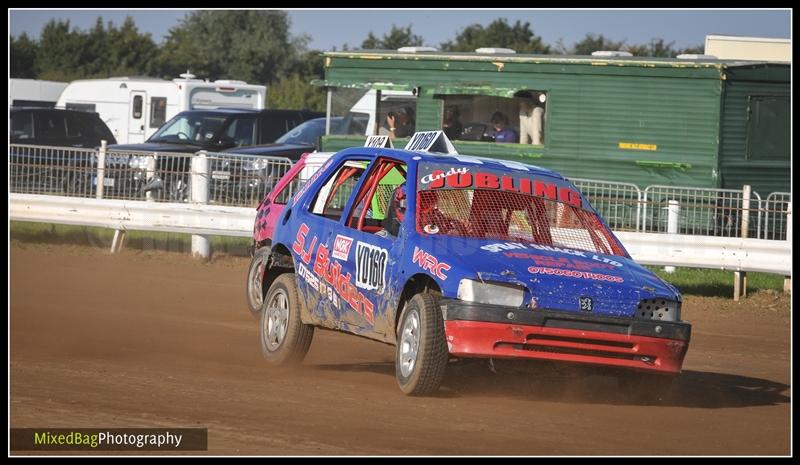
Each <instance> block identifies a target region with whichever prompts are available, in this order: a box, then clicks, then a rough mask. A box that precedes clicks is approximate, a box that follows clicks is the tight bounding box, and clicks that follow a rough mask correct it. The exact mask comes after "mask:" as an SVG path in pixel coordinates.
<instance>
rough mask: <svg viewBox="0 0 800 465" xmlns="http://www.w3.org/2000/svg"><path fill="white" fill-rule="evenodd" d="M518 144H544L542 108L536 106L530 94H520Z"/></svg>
mask: <svg viewBox="0 0 800 465" xmlns="http://www.w3.org/2000/svg"><path fill="white" fill-rule="evenodd" d="M517 97H518V98H519V143H520V144H534V145H542V144H544V108H542V107H541V106H539V105H537V104H536V102H535V101H534V99H533V95H531V93H530V92H520V93H519V94H517Z"/></svg>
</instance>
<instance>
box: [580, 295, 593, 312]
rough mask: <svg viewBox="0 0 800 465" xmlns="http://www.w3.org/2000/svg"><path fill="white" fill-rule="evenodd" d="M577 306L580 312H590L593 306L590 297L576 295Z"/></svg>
mask: <svg viewBox="0 0 800 465" xmlns="http://www.w3.org/2000/svg"><path fill="white" fill-rule="evenodd" d="M578 307H579V308H580V309H581V311H582V312H591V311H592V310H593V308H594V303H593V302H592V298H591V297H578Z"/></svg>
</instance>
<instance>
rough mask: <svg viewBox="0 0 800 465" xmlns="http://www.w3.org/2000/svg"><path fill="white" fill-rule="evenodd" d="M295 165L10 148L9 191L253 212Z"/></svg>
mask: <svg viewBox="0 0 800 465" xmlns="http://www.w3.org/2000/svg"><path fill="white" fill-rule="evenodd" d="M291 166H292V162H291V160H289V159H288V158H281V157H266V156H256V155H242V154H235V153H225V152H221V153H206V152H198V153H196V154H195V153H166V152H133V151H116V150H115V151H109V150H104V148H103V147H101V148H100V150H87V149H72V148H63V147H42V146H27V145H15V144H12V145H10V146H9V172H10V184H11V186H10V187H11V192H13V193H21V194H44V195H61V196H70V197H86V198H98V199H120V200H148V201H158V202H174V203H187V202H190V201H192V199H193V198H195V197H197V199H202V202H205V203H210V204H214V205H232V206H247V207H254V206H256V205H258V203H259V202H260V201H261V199H262V198H264V196H265V195H266V194H267V193H268V192H269V191H270V190H271V189H272V187H273V186H274V185H275V184H276V183H277V182H278V180H280V178H281V177H283V175H284V174H285V173H286V172H287V171H288V170H289V169H290V168H291ZM193 180H194V182H193ZM193 188H194V189H193ZM199 189H202V190H207V191H208V192H207V193H206V194H203V193H201V192H199V191H198V190H199ZM193 190H194V192H193ZM198 194H199V197H198Z"/></svg>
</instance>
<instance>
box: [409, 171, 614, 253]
mask: <svg viewBox="0 0 800 465" xmlns="http://www.w3.org/2000/svg"><path fill="white" fill-rule="evenodd" d="M421 181H422V182H421V184H420V187H421V188H422V189H420V190H419V191H418V192H417V231H418V232H419V233H421V234H427V235H446V236H460V237H469V238H475V239H495V240H500V241H511V242H528V243H534V244H542V245H548V246H554V247H564V248H569V249H577V250H585V251H589V252H595V253H602V254H607V255H618V256H626V255H625V252H624V251H623V249H622V247H621V246H620V245H619V243H618V242H617V240H616V239H615V238H614V236H613V235H612V234H611V232H610V231H609V230H608V229H607V228H606V226H605V225H604V224H603V222H602V221H601V220H600V218H599V217H598V216H597V214H596V213H594V212H593V211H590V210H585V209H583V208H581V207H578V206H576V205H573V204H571V203H566V202H562V201H559V200H552V199H548V198H545V197H542V196H536V195H532V194H526V193H521V192H518V191H513V190H510V189H509V190H502V188H500V189H497V188H486V189H483V188H481V189H476V188H449V187H446V186H442V188H434V189H431V188H429V189H427V190H425V188H426V187H430V185H431V184H432V183H431V182H428V183H427V186H426V185H425V181H426V180H425V179H424V178H421ZM573 192H576V194H577V191H573ZM578 200H579V198H578Z"/></svg>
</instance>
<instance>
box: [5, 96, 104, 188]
mask: <svg viewBox="0 0 800 465" xmlns="http://www.w3.org/2000/svg"><path fill="white" fill-rule="evenodd" d="M9 119H10V122H9V135H8V138H9V142H10V143H11V144H21V145H30V146H37V147H12V148H11V149H10V150H9V171H10V173H9V175H10V183H11V190H12V191H14V192H29V193H51V192H53V193H78V192H87V189H90V187H88V186H89V184H90V182H91V173H92V167H93V166H94V163H95V157H94V155H93V154H91V153H89V152H87V151H81V150H68V149H54V148H53V149H46V148H41V146H48V147H71V148H75V149H94V148H96V147H98V146H99V145H100V142H101V141H102V140H105V141H107V142H108V143H110V144H115V143H116V140H115V139H114V135H113V134H111V131H110V130H109V129H108V126H106V124H105V123H103V121H102V120H101V119H100V117H99V116H98V115H97V113H89V112H84V111H73V110H58V109H53V108H40V107H30V108H28V107H12V108H10V109H9Z"/></svg>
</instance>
